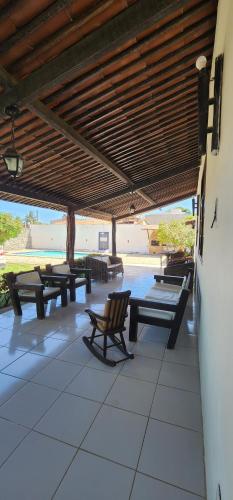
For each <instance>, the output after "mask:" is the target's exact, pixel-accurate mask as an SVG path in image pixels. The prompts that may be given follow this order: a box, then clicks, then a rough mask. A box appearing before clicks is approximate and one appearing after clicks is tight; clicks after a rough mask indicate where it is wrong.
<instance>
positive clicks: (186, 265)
mask: <svg viewBox="0 0 233 500" xmlns="http://www.w3.org/2000/svg"><path fill="white" fill-rule="evenodd" d="M163 272H164V274H165V275H166V276H171V275H172V276H188V274H189V273H190V274H191V277H190V282H189V289H190V290H192V288H193V275H194V262H193V260H192V259H187V260H185V261H184V262H182V263H173V262H171V263H169V264H168V265H167V267H165V268H164V270H163Z"/></svg>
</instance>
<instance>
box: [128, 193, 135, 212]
mask: <svg viewBox="0 0 233 500" xmlns="http://www.w3.org/2000/svg"><path fill="white" fill-rule="evenodd" d="M131 196H132V202H131V205H130V207H129V211H130V215H134V214H135V210H136V208H135V205H134V202H133V189H132V191H131Z"/></svg>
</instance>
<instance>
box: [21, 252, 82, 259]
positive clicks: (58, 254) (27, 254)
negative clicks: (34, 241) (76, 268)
mask: <svg viewBox="0 0 233 500" xmlns="http://www.w3.org/2000/svg"><path fill="white" fill-rule="evenodd" d="M11 255H18V256H22V257H48V258H49V257H52V258H54V259H56V258H57V259H65V258H66V252H63V251H60V250H35V251H29V252H14V253H12V254H11ZM86 255H88V253H85V252H75V253H74V257H75V259H80V258H82V257H86Z"/></svg>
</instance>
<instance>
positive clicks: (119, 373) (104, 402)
mask: <svg viewBox="0 0 233 500" xmlns="http://www.w3.org/2000/svg"><path fill="white" fill-rule="evenodd" d="M79 314H80V315H82V312H80V313H79ZM142 330H143V329H142ZM142 330H141V332H140V333H142ZM83 333H84V332H83ZM81 335H82V333H81V334H80V335H79V336H78V338H75V339H73V341H72V342H69V345H71V344H72V343H73V342H75V341H76V340H78V339H80V337H81ZM47 338H49V337H47ZM50 338H51V336H50ZM59 340H62V339H59ZM41 342H43V340H42V341H41ZM68 347H69V346H68ZM27 352H28V351H27ZM164 353H165V350H164ZM42 356H43V354H42ZM144 357H147V356H144ZM163 357H164V356H163ZM54 359H57V357H56V358H54V357H53V358H51V360H54ZM152 359H154V358H152ZM155 359H156V358H155ZM61 361H64V360H61ZM89 361H90V360H89ZM89 361H88V362H86V364H85V365H83V367H82V368H81V370H80V372H79V373H81V372H82V371H83V369H84V368H85V367H86V366H87V365H88V363H89ZM159 361H163V360H159ZM72 364H75V365H77V364H76V363H72ZM162 365H163V363H162V362H161V367H162ZM123 366H124V365H122V367H121V369H120V371H119V372H118V373H117V374H116V378H115V380H114V381H113V384H112V386H113V385H114V384H115V382H116V381H117V378H118V376H119V375H122V374H121V372H122V369H123ZM185 366H189V365H185ZM90 368H92V369H98V368H95V367H90ZM43 369H44V368H42V369H41V371H42V370H43ZM101 371H104V370H101ZM39 372H40V371H39ZM39 372H38V373H39ZM105 373H108V372H106V370H105ZM77 375H78V374H76V375H75V376H74V378H75V377H76V376H77ZM123 376H124V374H123ZM131 378H133V377H131ZM72 380H73V379H72ZM136 380H138V379H136ZM139 380H140V379H139ZM34 383H35V382H34ZM69 383H71V381H70V382H69ZM69 383H68V384H67V385H69ZM150 383H151V382H150ZM41 385H43V384H41ZM112 386H111V388H110V389H109V392H110V391H111V389H112ZM157 386H158V381H157V383H156V388H155V392H156V389H157ZM45 387H49V386H45ZM66 388H67V386H65V388H64V390H63V391H60V392H61V393H62V392H66V391H65V389H66ZM171 388H173V387H171ZM178 389H179V388H178ZM19 390H20V389H19ZM181 390H182V389H181ZM109 392H108V394H109ZM155 392H154V394H155ZM188 392H193V391H188ZM108 394H107V396H108ZM107 396H106V398H107ZM58 397H59V396H58ZM79 397H83V396H79ZM106 398H105V400H104V401H103V403H102V405H101V407H100V410H101V408H102V407H103V405H104V404H105V405H107V403H106ZM55 401H56V400H55ZM53 404H55V402H54V403H53ZM152 404H153V399H152ZM116 409H119V408H118V407H116ZM100 410H99V411H100ZM48 411H49V410H48ZM123 411H129V412H130V410H124V409H123ZM132 413H135V412H132ZM97 415H98V413H97V414H96V416H95V418H94V420H93V422H92V424H91V426H92V425H93V423H94V421H95V419H96V418H97ZM35 425H37V424H35ZM91 426H90V427H91ZM89 430H90V429H89ZM29 432H30V431H29ZM34 432H38V431H36V430H34ZM88 432H89V431H88ZM84 439H85V437H84ZM69 445H70V444H69ZM70 446H72V445H70ZM80 446H81V445H80ZM79 449H80V448H79ZM81 449H82V448H81ZM85 451H86V453H87V452H88V451H87V450H85ZM92 454H93V453H92ZM102 458H104V459H105V460H109V459H106V458H105V457H102ZM110 461H111V460H110ZM116 463H117V462H116ZM121 465H122V464H121ZM122 466H123V465H122ZM123 467H126V466H123ZM142 474H143V473H142ZM144 475H146V474H144ZM158 480H159V479H158ZM168 484H170V483H168ZM180 489H182V488H180ZM198 496H199V495H198ZM200 498H202V497H200Z"/></svg>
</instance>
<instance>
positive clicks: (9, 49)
mask: <svg viewBox="0 0 233 500" xmlns="http://www.w3.org/2000/svg"><path fill="white" fill-rule="evenodd" d="M1 6H2V12H0V27H1V31H0V33H1V35H0V37H1V46H0V64H1V68H0V91H1V94H0V114H1V118H0V133H1V139H0V142H1V148H2V150H4V149H5V148H6V147H7V146H8V145H9V143H10V122H9V120H8V119H7V117H6V115H5V113H4V110H5V107H6V105H9V104H16V103H17V104H18V105H19V106H20V110H21V115H20V117H19V118H18V119H17V123H16V125H17V128H16V131H15V136H16V147H17V150H18V151H19V152H20V153H21V154H22V155H23V156H24V158H25V159H26V165H25V167H24V172H23V175H22V177H21V178H19V179H17V181H15V182H14V183H13V182H12V181H10V180H9V176H8V174H7V172H6V171H5V167H4V165H3V163H2V162H1V165H0V175H1V177H0V198H2V199H6V200H10V201H20V202H22V203H30V204H35V205H39V206H43V207H49V208H55V209H58V210H66V209H67V207H69V208H71V209H73V210H75V211H76V212H78V213H82V214H85V215H91V216H94V217H95V216H96V217H102V218H106V219H110V218H112V217H115V218H121V217H124V216H127V215H128V212H129V205H130V202H131V196H130V192H131V191H132V190H133V192H134V195H133V199H134V204H135V206H136V212H137V213H140V212H143V211H146V210H148V209H151V208H155V207H158V206H162V205H165V204H167V203H172V201H176V200H178V199H181V198H185V197H187V196H191V195H192V194H194V193H195V192H196V186H197V177H198V166H199V164H200V157H199V153H198V143H197V141H198V110H197V74H196V70H195V60H196V58H197V57H198V55H200V54H204V55H206V57H207V59H208V61H209V64H210V62H211V57H212V50H213V41H214V32H215V22H216V7H217V1H215V0H128V1H126V0H102V1H97V0H95V1H94V0H73V1H71V0H41V1H40V2H30V3H28V2H22V1H20V0H12V1H9V0H2V1H1Z"/></svg>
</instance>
